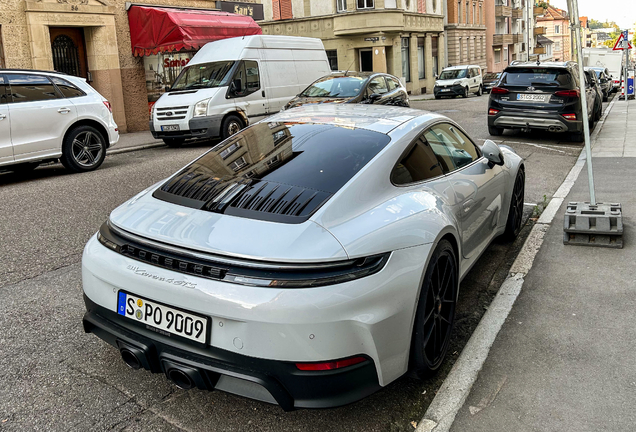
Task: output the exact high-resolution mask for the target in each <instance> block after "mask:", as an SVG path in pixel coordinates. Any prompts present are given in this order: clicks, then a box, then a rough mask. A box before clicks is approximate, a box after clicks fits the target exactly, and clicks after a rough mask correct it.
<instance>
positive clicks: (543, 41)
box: [537, 35, 554, 45]
mask: <svg viewBox="0 0 636 432" xmlns="http://www.w3.org/2000/svg"><path fill="white" fill-rule="evenodd" d="M537 43H538V44H539V45H551V44H553V43H554V41H553V40H552V39H550V38H547V37H545V36H543V35H538V36H537Z"/></svg>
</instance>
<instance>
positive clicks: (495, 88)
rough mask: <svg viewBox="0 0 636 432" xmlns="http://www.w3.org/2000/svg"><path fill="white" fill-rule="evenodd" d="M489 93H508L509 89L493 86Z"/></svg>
mask: <svg viewBox="0 0 636 432" xmlns="http://www.w3.org/2000/svg"><path fill="white" fill-rule="evenodd" d="M490 93H491V94H508V93H510V91H509V90H508V89H505V88H501V87H493V88H492V89H491V90H490Z"/></svg>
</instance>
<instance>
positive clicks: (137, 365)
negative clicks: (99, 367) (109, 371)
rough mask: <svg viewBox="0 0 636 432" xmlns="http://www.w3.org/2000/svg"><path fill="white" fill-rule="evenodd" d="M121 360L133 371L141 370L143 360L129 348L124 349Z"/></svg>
mask: <svg viewBox="0 0 636 432" xmlns="http://www.w3.org/2000/svg"><path fill="white" fill-rule="evenodd" d="M120 353H121V359H122V360H123V361H124V363H126V364H127V365H128V367H130V368H131V369H135V370H137V369H141V360H139V357H137V356H136V355H135V354H134V353H133V352H132V351H131V350H129V349H127V348H122V349H121V351H120Z"/></svg>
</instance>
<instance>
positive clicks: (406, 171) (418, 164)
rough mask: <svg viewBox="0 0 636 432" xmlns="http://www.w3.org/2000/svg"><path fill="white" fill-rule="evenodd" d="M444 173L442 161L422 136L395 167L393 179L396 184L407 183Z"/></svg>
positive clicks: (392, 174)
mask: <svg viewBox="0 0 636 432" xmlns="http://www.w3.org/2000/svg"><path fill="white" fill-rule="evenodd" d="M443 174H444V172H443V171H442V165H441V164H440V161H439V160H438V159H437V157H436V156H435V153H434V152H433V150H432V149H431V146H430V145H429V143H428V142H427V141H426V139H424V137H423V136H422V137H420V138H418V140H417V141H416V142H415V144H414V145H413V147H411V149H410V150H409V151H408V153H407V154H406V156H404V157H403V158H402V160H400V162H399V163H398V164H397V165H396V166H395V168H393V171H392V172H391V181H392V182H393V184H395V185H405V184H409V183H414V182H419V181H423V180H428V179H432V178H435V177H439V176H441V175H443Z"/></svg>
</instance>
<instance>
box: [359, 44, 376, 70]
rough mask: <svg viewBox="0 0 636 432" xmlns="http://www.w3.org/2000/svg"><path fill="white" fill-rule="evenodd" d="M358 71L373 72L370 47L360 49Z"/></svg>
mask: <svg viewBox="0 0 636 432" xmlns="http://www.w3.org/2000/svg"><path fill="white" fill-rule="evenodd" d="M360 72H373V51H372V50H371V49H370V48H369V49H361V50H360Z"/></svg>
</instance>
